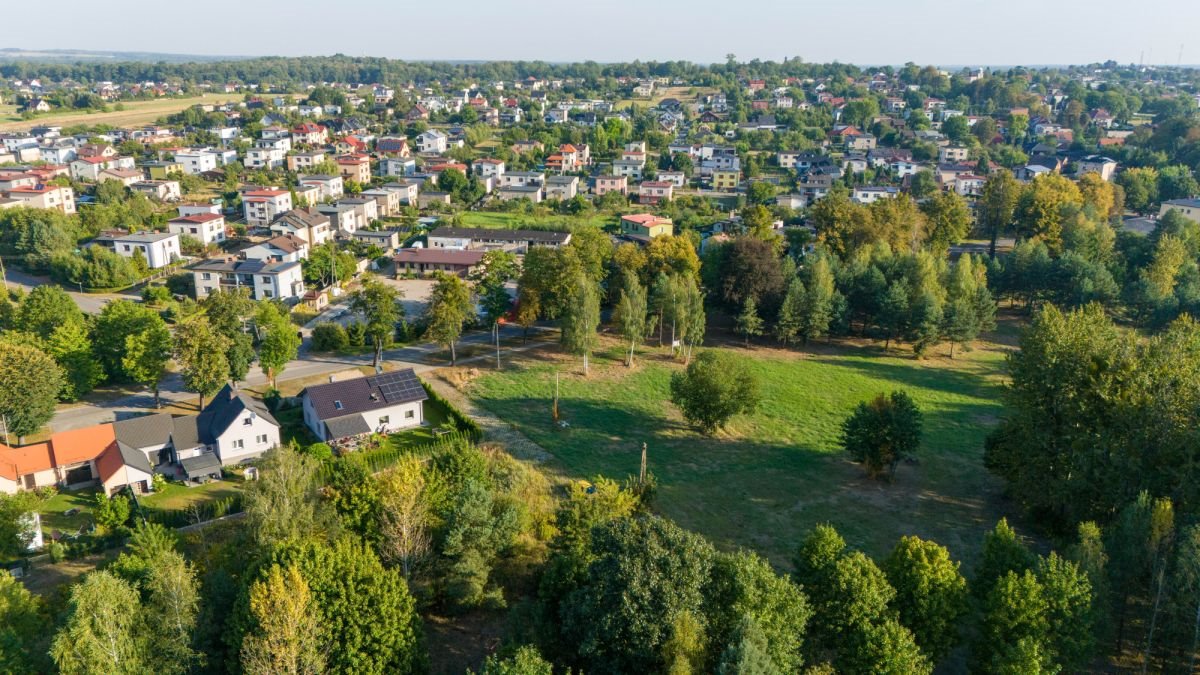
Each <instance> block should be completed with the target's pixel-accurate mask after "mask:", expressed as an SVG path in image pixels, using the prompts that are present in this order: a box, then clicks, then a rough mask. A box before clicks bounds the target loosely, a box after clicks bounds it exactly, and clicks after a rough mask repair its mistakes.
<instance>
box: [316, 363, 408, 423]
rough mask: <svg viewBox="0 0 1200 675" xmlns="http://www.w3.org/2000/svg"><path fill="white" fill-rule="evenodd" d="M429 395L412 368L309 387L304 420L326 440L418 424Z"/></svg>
mask: <svg viewBox="0 0 1200 675" xmlns="http://www.w3.org/2000/svg"><path fill="white" fill-rule="evenodd" d="M427 398H429V396H428V394H426V393H425V387H424V386H422V384H421V380H420V379H418V378H417V374H416V373H415V372H413V370H412V368H406V369H404V370H398V371H395V372H391V373H379V374H377V375H370V376H367V377H356V378H352V379H348V380H341V381H338V382H329V383H328V384H319V385H315V386H311V387H306V388H305V389H304V391H302V392H300V401H301V405H302V407H303V410H304V423H305V425H306V426H308V428H309V429H310V430H311V431H312V432H313V434H315V435H316V437H317V438H319V439H321V440H322V441H340V440H344V439H347V438H353V437H357V436H364V435H367V434H372V433H388V432H392V431H396V430H399V429H406V428H409V427H415V426H418V425H420V424H422V423H423V422H424V421H425V411H424V402H425V400H426V399H427Z"/></svg>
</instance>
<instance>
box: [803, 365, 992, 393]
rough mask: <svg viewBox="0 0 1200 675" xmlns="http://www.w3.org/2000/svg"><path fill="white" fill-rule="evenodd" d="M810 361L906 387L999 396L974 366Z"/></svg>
mask: <svg viewBox="0 0 1200 675" xmlns="http://www.w3.org/2000/svg"><path fill="white" fill-rule="evenodd" d="M813 361H815V362H817V363H821V364H825V365H830V366H836V367H838V368H845V369H849V370H854V371H857V372H859V373H861V374H863V375H866V376H868V377H872V378H875V379H880V380H888V381H890V382H896V383H898V384H901V385H904V386H907V387H920V388H922V389H929V390H932V391H941V392H946V393H951V394H959V395H965V396H984V395H990V396H993V397H995V398H999V396H1000V394H1001V391H1002V389H1001V387H1000V385H999V384H998V383H997V382H995V381H993V380H991V379H990V378H989V377H988V376H987V375H985V374H982V373H980V372H976V370H977V369H975V368H968V367H962V368H946V367H939V366H937V365H932V364H931V365H928V366H920V365H908V364H903V363H895V362H890V361H887V360H881V359H847V358H840V357H833V356H815V357H813Z"/></svg>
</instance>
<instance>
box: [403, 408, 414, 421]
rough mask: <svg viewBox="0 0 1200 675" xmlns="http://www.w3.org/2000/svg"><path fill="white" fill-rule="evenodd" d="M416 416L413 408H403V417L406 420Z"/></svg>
mask: <svg viewBox="0 0 1200 675" xmlns="http://www.w3.org/2000/svg"><path fill="white" fill-rule="evenodd" d="M416 416H417V411H415V410H405V411H404V419H406V420H411V419H412V418H414V417H416Z"/></svg>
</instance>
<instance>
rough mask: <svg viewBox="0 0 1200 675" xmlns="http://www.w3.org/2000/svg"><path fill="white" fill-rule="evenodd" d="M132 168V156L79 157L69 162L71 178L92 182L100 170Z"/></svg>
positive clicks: (97, 176) (98, 175)
mask: <svg viewBox="0 0 1200 675" xmlns="http://www.w3.org/2000/svg"><path fill="white" fill-rule="evenodd" d="M132 168H134V161H133V158H132V157H79V158H78V159H76V160H75V161H73V162H71V178H72V179H74V180H79V181H88V182H92V183H94V182H96V180H97V179H98V178H99V177H100V172H101V171H104V170H105V169H132ZM139 175H140V174H139Z"/></svg>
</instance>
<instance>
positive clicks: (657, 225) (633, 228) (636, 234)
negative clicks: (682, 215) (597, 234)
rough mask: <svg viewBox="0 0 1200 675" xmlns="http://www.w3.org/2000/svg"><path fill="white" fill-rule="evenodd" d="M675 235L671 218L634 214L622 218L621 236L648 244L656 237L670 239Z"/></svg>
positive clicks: (650, 214) (649, 214)
mask: <svg viewBox="0 0 1200 675" xmlns="http://www.w3.org/2000/svg"><path fill="white" fill-rule="evenodd" d="M674 233H675V226H674V225H673V224H672V223H671V219H670V218H663V217H661V216H656V215H654V214H652V213H633V214H629V215H625V216H621V234H622V236H624V237H627V238H629V239H635V240H638V241H643V242H647V241H650V240H651V239H653V238H655V237H669V236H671V235H672V234H674Z"/></svg>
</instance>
